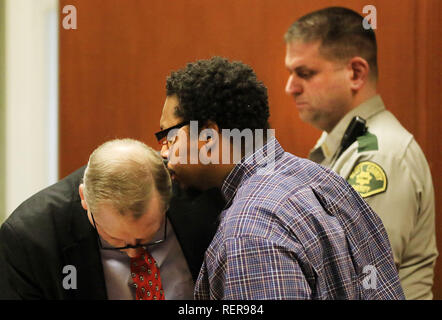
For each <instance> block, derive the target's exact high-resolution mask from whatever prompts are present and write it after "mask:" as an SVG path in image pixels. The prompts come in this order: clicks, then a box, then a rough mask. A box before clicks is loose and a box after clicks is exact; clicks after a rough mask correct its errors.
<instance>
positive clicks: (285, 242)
mask: <svg viewBox="0 0 442 320" xmlns="http://www.w3.org/2000/svg"><path fill="white" fill-rule="evenodd" d="M272 144H273V146H274V149H273V150H274V157H273V159H274V163H273V166H272V165H270V164H268V159H266V155H269V156H271V152H270V150H271V148H270V147H269V146H271V145H272ZM222 192H223V194H224V196H225V198H226V201H227V205H226V208H225V209H224V210H223V212H222V213H221V217H220V219H221V221H220V225H219V228H218V230H217V232H216V234H215V237H214V238H213V240H212V243H211V244H210V246H209V248H208V249H207V251H206V254H205V259H204V263H203V266H202V268H201V271H200V274H199V277H198V280H197V282H196V286H195V298H196V299H404V294H403V291H402V288H401V286H400V283H399V278H398V273H397V270H396V267H395V265H394V262H393V256H392V251H391V248H390V244H389V241H388V237H387V233H386V232H385V229H384V226H383V224H382V222H381V220H380V219H379V217H378V216H377V215H376V214H375V213H374V212H373V210H372V209H371V208H370V207H369V206H368V205H367V204H366V203H365V201H364V200H363V199H362V198H361V197H360V196H359V194H358V193H357V192H356V191H354V190H353V188H352V187H351V186H350V185H349V184H347V182H346V181H345V180H344V179H343V178H341V177H340V176H338V175H337V174H335V173H334V172H332V171H331V170H329V169H326V168H324V167H322V166H319V165H317V164H315V163H313V162H311V161H309V160H306V159H301V158H298V157H296V156H294V155H292V154H290V153H287V152H284V150H283V149H282V147H281V146H280V145H279V143H278V142H277V141H276V139H275V138H271V139H270V140H269V142H268V143H267V144H266V145H264V147H263V148H261V149H259V150H258V151H256V152H255V153H254V154H253V155H251V156H249V157H248V158H247V159H245V160H244V161H243V162H241V163H240V164H238V165H236V166H235V168H234V169H233V170H232V172H231V173H230V174H229V176H228V177H227V178H226V180H225V181H224V183H223V186H222Z"/></svg>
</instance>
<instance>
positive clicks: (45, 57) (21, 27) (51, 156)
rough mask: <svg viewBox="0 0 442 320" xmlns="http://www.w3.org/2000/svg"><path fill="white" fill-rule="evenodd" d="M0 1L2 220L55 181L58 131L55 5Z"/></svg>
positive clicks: (47, 0)
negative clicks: (1, 34) (0, 32)
mask: <svg viewBox="0 0 442 320" xmlns="http://www.w3.org/2000/svg"><path fill="white" fill-rule="evenodd" d="M0 1H2V2H3V3H4V7H3V13H4V17H5V19H3V23H4V25H5V26H4V27H3V28H1V30H4V37H3V40H4V41H3V44H4V45H3V48H4V61H5V64H4V69H5V72H2V73H1V74H3V75H4V80H3V85H2V86H1V87H2V90H3V91H1V92H2V93H1V92H0V93H1V95H0V97H2V100H3V106H4V107H3V114H2V124H3V125H2V131H3V142H0V149H1V151H0V152H1V155H2V159H3V160H2V168H3V169H2V170H3V173H2V174H1V178H0V179H2V180H3V181H0V184H1V185H2V186H4V190H0V192H1V195H0V197H1V198H0V199H1V203H2V206H3V210H2V211H1V212H2V213H1V216H0V219H1V220H4V219H5V218H6V216H7V215H9V214H10V213H11V212H12V211H13V210H14V209H15V208H16V207H17V206H18V205H19V204H20V203H21V202H23V201H24V200H25V199H26V198H28V197H29V196H31V195H32V194H34V193H35V192H37V191H39V190H41V189H42V188H45V187H47V186H48V185H50V184H51V183H53V182H55V181H56V180H57V178H58V175H57V171H58V164H57V154H58V142H57V137H58V132H57V131H58V128H57V127H56V124H55V125H54V121H55V123H56V122H57V119H56V117H58V111H57V109H58V104H57V99H58V97H57V96H56V93H57V92H56V91H57V89H55V90H54V88H57V87H58V83H56V81H57V79H58V78H57V73H58V67H55V70H54V66H57V65H58V54H57V52H58V41H57V39H58V31H57V30H58V27H57V23H58V1H57V0H0ZM51 21H52V22H51ZM51 23H52V26H51ZM54 75H55V76H54ZM54 96H55V97H54ZM54 100H55V103H54ZM54 126H55V128H54ZM54 139H55V140H54Z"/></svg>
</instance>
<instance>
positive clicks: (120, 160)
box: [83, 139, 172, 218]
mask: <svg viewBox="0 0 442 320" xmlns="http://www.w3.org/2000/svg"><path fill="white" fill-rule="evenodd" d="M83 184H84V189H83V190H84V197H85V200H86V203H87V205H88V207H89V209H90V210H91V211H94V210H96V208H97V205H99V204H101V203H103V202H106V203H110V204H111V205H112V206H113V207H114V208H115V209H117V210H118V211H119V212H120V213H121V214H122V215H125V214H126V213H127V212H131V214H132V215H133V216H134V217H135V218H139V217H140V216H142V215H143V213H144V212H145V211H146V207H147V204H148V203H149V200H150V199H151V196H152V193H153V192H158V194H159V196H160V197H161V198H162V200H163V203H164V205H165V206H166V207H167V206H168V204H169V201H170V198H171V194H172V187H171V180H170V176H169V173H168V171H167V168H166V167H165V165H164V163H163V159H162V158H161V157H160V155H159V154H158V152H157V151H155V150H153V149H152V148H150V147H148V146H147V145H145V144H144V143H142V142H140V141H137V140H133V139H116V140H111V141H108V142H105V143H103V144H102V145H100V146H99V147H98V148H97V149H96V150H95V151H94V152H92V154H91V156H90V157H89V162H88V165H87V168H86V170H85V172H84V176H83Z"/></svg>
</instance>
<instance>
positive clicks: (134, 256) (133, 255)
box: [123, 248, 141, 258]
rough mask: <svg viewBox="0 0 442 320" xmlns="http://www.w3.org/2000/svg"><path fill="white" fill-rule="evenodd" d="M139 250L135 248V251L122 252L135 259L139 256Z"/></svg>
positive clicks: (126, 250)
mask: <svg viewBox="0 0 442 320" xmlns="http://www.w3.org/2000/svg"><path fill="white" fill-rule="evenodd" d="M140 250H141V249H140V248H135V249H125V250H123V251H124V252H126V254H127V255H128V256H129V258H136V257H138V256H139V255H140V254H141V252H140Z"/></svg>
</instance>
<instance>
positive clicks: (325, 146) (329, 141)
mask: <svg viewBox="0 0 442 320" xmlns="http://www.w3.org/2000/svg"><path fill="white" fill-rule="evenodd" d="M383 110H385V105H384V102H383V101H382V98H381V96H380V95H375V96H374V97H372V98H370V99H368V100H367V101H365V102H363V103H361V104H360V105H359V106H357V107H356V108H354V109H353V110H351V111H350V112H348V113H347V114H346V115H345V116H344V117H343V118H342V119H341V120H340V121H339V122H338V124H337V125H336V126H335V127H334V128H333V130H332V131H331V132H330V133H329V134H327V133H326V132H323V133H322V135H321V137H320V138H319V140H318V143H317V144H316V146H315V147H314V149H313V150H312V152H311V153H314V152H317V151H316V150H317V149H318V148H319V147H320V148H321V151H322V154H323V155H324V158H325V160H326V162H330V161H331V159H332V157H333V155H334V154H335V153H336V151H337V150H338V148H339V145H340V144H341V140H342V137H343V136H344V133H345V130H346V129H347V127H348V125H349V124H350V121H351V119H352V118H353V117H354V116H360V117H362V118H363V119H365V120H367V121H368V119H370V118H371V117H373V116H374V115H375V114H377V113H379V112H381V111H383Z"/></svg>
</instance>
